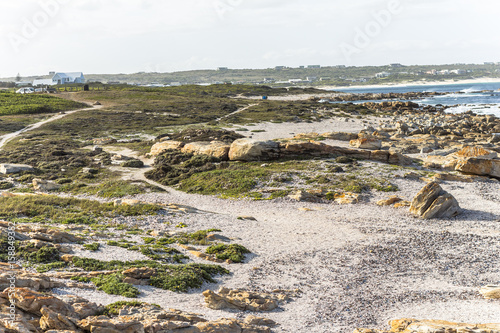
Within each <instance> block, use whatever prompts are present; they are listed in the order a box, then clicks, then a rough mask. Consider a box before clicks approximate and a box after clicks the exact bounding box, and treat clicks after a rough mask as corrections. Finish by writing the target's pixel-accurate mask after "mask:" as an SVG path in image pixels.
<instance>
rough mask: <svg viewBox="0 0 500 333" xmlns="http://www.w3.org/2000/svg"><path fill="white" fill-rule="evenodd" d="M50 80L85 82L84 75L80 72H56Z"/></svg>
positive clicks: (62, 82) (67, 82)
mask: <svg viewBox="0 0 500 333" xmlns="http://www.w3.org/2000/svg"><path fill="white" fill-rule="evenodd" d="M52 81H53V82H57V84H70V83H85V77H84V76H83V73H82V72H75V73H56V74H55V75H54V76H53V77H52Z"/></svg>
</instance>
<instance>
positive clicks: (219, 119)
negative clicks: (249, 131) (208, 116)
mask: <svg viewBox="0 0 500 333" xmlns="http://www.w3.org/2000/svg"><path fill="white" fill-rule="evenodd" d="M256 105H259V103H254V104H250V105H247V106H245V107H242V108H239V109H238V110H236V111H234V112H231V113H230V114H226V115H225V116H223V117H220V118H217V119H215V121H221V120H223V119H226V118H228V117H231V116H232V115H235V114H237V113H240V112H243V111H245V110H248V109H250V108H251V107H253V106H256Z"/></svg>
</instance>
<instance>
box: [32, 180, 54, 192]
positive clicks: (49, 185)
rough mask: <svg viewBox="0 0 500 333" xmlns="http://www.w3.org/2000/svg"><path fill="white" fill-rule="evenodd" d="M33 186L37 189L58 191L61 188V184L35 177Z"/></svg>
mask: <svg viewBox="0 0 500 333" xmlns="http://www.w3.org/2000/svg"><path fill="white" fill-rule="evenodd" d="M33 188H34V189H35V191H42V192H48V191H57V190H58V189H60V188H61V185H59V184H57V183H54V182H51V181H50V180H42V179H38V178H35V179H33Z"/></svg>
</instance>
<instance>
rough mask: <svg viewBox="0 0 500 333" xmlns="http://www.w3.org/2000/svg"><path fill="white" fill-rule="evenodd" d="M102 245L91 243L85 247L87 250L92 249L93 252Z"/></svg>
mask: <svg viewBox="0 0 500 333" xmlns="http://www.w3.org/2000/svg"><path fill="white" fill-rule="evenodd" d="M100 247H101V244H99V243H90V244H84V245H83V248H84V249H85V250H88V251H92V252H95V251H97V250H99V248H100Z"/></svg>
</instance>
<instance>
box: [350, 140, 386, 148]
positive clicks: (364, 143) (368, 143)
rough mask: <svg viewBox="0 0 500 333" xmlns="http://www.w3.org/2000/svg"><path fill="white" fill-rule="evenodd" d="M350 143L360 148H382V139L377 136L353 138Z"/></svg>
mask: <svg viewBox="0 0 500 333" xmlns="http://www.w3.org/2000/svg"><path fill="white" fill-rule="evenodd" d="M349 145H350V146H352V147H356V148H360V149H368V150H379V149H380V148H382V141H381V140H379V139H376V138H362V139H357V140H351V141H350V142H349Z"/></svg>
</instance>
